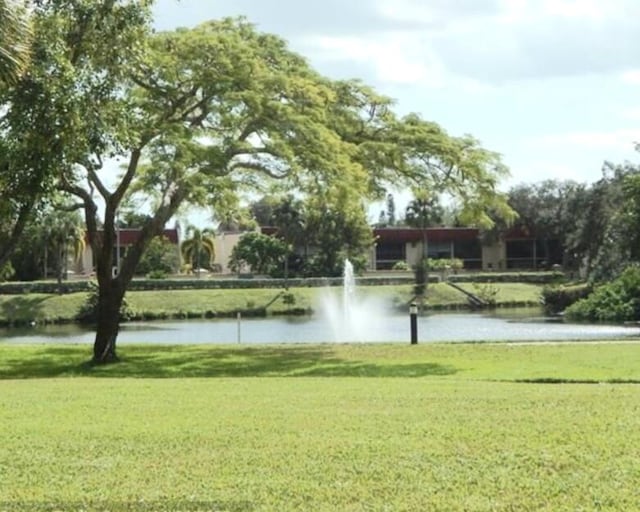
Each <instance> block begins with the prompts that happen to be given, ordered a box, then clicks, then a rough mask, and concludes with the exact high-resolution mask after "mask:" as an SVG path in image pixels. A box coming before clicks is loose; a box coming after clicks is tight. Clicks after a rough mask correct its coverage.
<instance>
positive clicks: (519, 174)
mask: <svg viewBox="0 0 640 512" xmlns="http://www.w3.org/2000/svg"><path fill="white" fill-rule="evenodd" d="M584 179H585V175H584V172H580V171H579V170H577V169H576V168H575V167H573V166H571V165H566V164H559V163H558V162H553V161H549V160H539V161H533V162H529V163H527V165H525V166H520V167H518V168H513V169H512V170H511V178H510V179H509V180H507V181H505V182H504V183H503V184H502V187H501V188H502V189H503V190H508V189H509V188H511V187H513V186H516V185H519V184H521V183H526V182H531V181H535V182H540V181H544V180H562V181H569V180H572V181H577V182H582V181H584Z"/></svg>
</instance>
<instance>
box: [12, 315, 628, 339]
mask: <svg viewBox="0 0 640 512" xmlns="http://www.w3.org/2000/svg"><path fill="white" fill-rule="evenodd" d="M365 324H366V325H364V326H363V327H366V328H365V329H358V335H357V337H356V338H354V339H345V338H344V337H342V336H341V334H340V332H338V331H336V329H335V328H332V327H331V325H330V324H329V322H328V321H327V320H326V319H324V318H321V317H293V318H292V317H286V318H278V317H275V318H273V317H271V318H252V319H242V320H241V321H240V322H238V321H237V320H236V319H216V320H188V321H172V322H132V323H128V324H123V325H122V327H121V331H120V335H119V336H118V343H120V344H126V343H155V344H202V343H217V344H226V343H238V342H239V341H240V342H241V343H246V344H268V343H325V342H326V343H335V342H369V343H371V342H404V343H408V342H409V339H410V327H409V316H408V315H391V316H384V315H372V317H371V318H369V319H367V320H366V321H365ZM93 336H94V334H93V332H92V331H90V330H84V329H82V328H81V327H78V326H75V325H65V326H44V327H38V326H35V327H32V328H24V329H23V328H20V329H17V328H16V329H0V343H76V344H78V343H80V344H85V343H86V344H88V343H92V342H93ZM627 337H640V327H639V326H635V325H634V326H619V325H587V324H571V323H565V322H562V321H561V320H558V319H550V318H545V317H544V316H542V314H541V313H540V311H538V310H527V311H521V310H517V311H515V310H514V311H509V310H505V311H501V312H499V313H490V314H489V313H441V314H435V313H434V314H429V315H425V316H420V317H418V341H419V342H421V343H428V342H443V341H454V342H462V341H512V342H517V341H531V340H544V341H554V340H555V341H571V340H596V339H598V340H600V339H601V340H606V339H620V338H627Z"/></svg>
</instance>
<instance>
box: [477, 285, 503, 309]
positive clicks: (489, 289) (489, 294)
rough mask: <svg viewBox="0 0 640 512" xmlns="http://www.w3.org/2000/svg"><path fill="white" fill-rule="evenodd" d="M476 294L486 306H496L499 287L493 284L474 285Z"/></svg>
mask: <svg viewBox="0 0 640 512" xmlns="http://www.w3.org/2000/svg"><path fill="white" fill-rule="evenodd" d="M473 290H474V294H475V295H476V296H477V297H478V298H479V299H480V300H481V301H482V302H484V303H485V304H486V305H488V306H495V305H496V302H497V300H496V298H497V296H498V287H497V286H496V285H494V284H493V283H473Z"/></svg>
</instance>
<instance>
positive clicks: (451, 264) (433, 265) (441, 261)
mask: <svg viewBox="0 0 640 512" xmlns="http://www.w3.org/2000/svg"><path fill="white" fill-rule="evenodd" d="M427 265H428V266H429V270H433V271H440V272H444V271H447V270H454V271H458V270H462V269H463V268H464V261H463V260H461V259H459V258H428V259H427Z"/></svg>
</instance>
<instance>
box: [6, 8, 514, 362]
mask: <svg viewBox="0 0 640 512" xmlns="http://www.w3.org/2000/svg"><path fill="white" fill-rule="evenodd" d="M149 4H150V2H148V1H141V2H127V1H114V0H100V1H97V2H96V1H89V0H69V1H65V2H37V3H36V4H35V7H34V10H33V15H34V23H35V26H36V29H37V30H36V33H37V35H38V38H37V40H36V43H35V45H36V50H35V51H34V58H33V59H32V67H31V68H30V69H31V70H32V71H31V73H30V75H29V77H28V79H29V80H28V82H26V83H23V84H20V88H19V89H18V88H16V89H15V90H14V91H12V95H10V96H8V97H6V98H2V104H3V105H6V106H10V107H11V108H8V110H7V111H6V112H8V113H7V115H6V116H5V118H4V120H3V121H4V122H5V124H6V126H7V129H6V130H3V131H2V134H3V135H5V134H6V135H7V136H6V137H5V138H3V139H2V140H1V141H0V143H1V144H2V145H3V147H0V155H2V157H1V158H2V159H3V162H2V165H5V166H6V165H8V164H9V163H11V165H9V168H8V169H7V172H5V171H3V173H2V174H1V176H2V178H0V179H2V180H6V183H4V182H3V183H0V185H2V187H0V190H2V191H3V193H5V189H6V190H7V191H8V192H7V194H9V193H12V194H13V192H16V193H15V194H13V195H12V196H10V197H16V198H18V199H21V198H24V200H23V201H19V202H18V203H16V205H15V206H12V207H11V212H10V213H9V214H7V215H4V216H3V218H6V219H9V222H8V225H9V228H7V229H6V230H5V229H4V226H2V230H3V231H6V233H8V235H7V236H8V237H9V238H10V239H11V240H12V239H13V237H14V234H15V233H16V232H18V231H20V229H16V228H19V227H20V225H21V222H24V215H26V216H28V215H29V214H30V213H31V211H32V210H33V206H34V204H35V203H36V202H37V201H38V200H39V199H40V198H41V197H42V195H43V194H44V193H45V192H46V191H47V190H48V189H47V187H49V186H51V185H52V184H54V183H55V185H57V186H58V187H59V188H60V189H61V190H63V191H64V192H65V193H68V194H71V195H73V196H75V198H77V199H78V200H79V201H80V202H81V203H82V205H83V207H84V213H85V220H86V224H87V226H86V227H87V232H88V240H89V243H90V244H91V247H92V250H93V254H94V256H95V258H96V277H97V280H98V284H99V286H100V290H101V293H100V295H99V297H100V301H99V304H98V308H99V309H100V314H99V315H98V319H99V321H98V324H97V329H96V340H95V343H94V358H95V359H96V362H108V361H112V360H116V359H117V356H116V351H115V344H116V338H117V332H118V328H117V317H118V306H119V303H120V301H121V300H122V299H123V297H124V295H125V292H126V290H127V287H128V285H129V283H130V282H131V279H132V278H133V275H134V273H135V271H136V267H137V265H138V263H139V261H140V259H141V257H142V255H143V254H144V252H145V251H146V250H147V247H148V245H149V243H150V241H151V240H152V239H153V237H154V236H157V235H159V234H160V233H161V232H162V229H163V227H164V225H165V224H166V223H167V222H168V221H169V219H171V218H172V217H173V216H174V215H175V214H176V213H177V212H178V211H179V209H180V208H181V207H182V206H183V205H185V204H192V205H197V206H206V207H208V208H211V209H212V210H213V211H214V214H215V218H216V219H218V220H221V222H222V223H227V220H228V219H230V218H233V219H234V222H235V221H237V220H238V219H239V218H240V217H241V216H238V215H236V214H237V213H238V212H240V213H241V209H240V208H239V205H240V204H241V203H242V201H241V199H242V198H243V197H244V196H246V194H247V193H250V192H262V191H264V190H268V189H270V188H271V186H272V184H274V183H275V187H276V188H278V189H279V190H280V191H287V192H292V191H295V192H296V193H298V194H299V195H300V197H301V198H303V200H304V201H305V203H306V204H307V205H308V207H309V210H310V215H311V217H310V218H309V224H310V226H311V225H312V226H314V228H313V229H314V230H315V231H314V230H312V228H311V227H309V226H308V227H307V229H308V230H309V231H308V233H315V234H316V235H317V236H316V240H314V243H315V245H316V246H317V247H318V248H319V249H320V252H318V253H316V254H315V256H314V260H313V261H312V262H311V265H310V267H311V268H313V269H315V270H316V271H321V272H323V273H326V274H329V275H330V274H331V273H335V272H337V271H338V268H339V267H340V264H339V263H338V262H339V261H340V262H341V260H342V258H343V257H344V256H349V257H350V258H352V259H353V260H354V261H356V260H357V259H358V258H362V256H363V254H364V251H365V245H366V244H365V242H366V243H367V244H369V245H370V241H367V239H366V236H365V230H364V225H365V224H366V220H364V221H363V219H364V217H365V216H364V208H363V202H364V201H365V200H367V199H371V198H378V197H379V196H380V195H381V193H382V191H383V190H385V189H386V188H387V187H388V185H389V184H393V185H394V186H397V187H403V186H416V187H424V188H427V189H429V190H432V189H433V190H438V191H449V192H450V193H451V194H452V195H453V196H454V197H455V198H456V199H458V200H459V201H460V202H461V204H462V210H461V216H462V217H465V218H466V219H467V220H473V222H475V223H477V224H478V225H488V224H491V223H492V222H493V219H492V218H491V217H490V216H489V215H488V214H487V212H488V211H492V212H497V214H498V216H509V215H510V214H511V211H510V209H509V208H508V205H507V203H506V200H505V196H504V195H503V194H501V193H500V192H499V191H498V189H497V185H498V181H499V179H501V178H502V177H504V176H506V175H507V170H506V168H505V166H504V165H503V164H502V162H501V160H500V158H499V156H498V155H497V154H495V153H492V152H490V151H487V150H485V149H484V148H482V147H481V146H480V145H479V144H478V142H477V141H476V140H475V139H473V138H471V137H469V136H463V137H451V136H450V135H448V134H447V133H446V132H445V131H444V130H443V129H441V128H440V127H439V126H438V125H437V124H435V123H432V122H427V121H425V120H423V119H421V118H420V117H419V116H418V115H415V114H411V115H408V116H405V117H402V118H400V117H398V116H396V115H395V114H394V113H393V112H392V110H391V103H392V102H391V100H390V99H389V98H386V97H383V96H381V95H379V94H377V93H376V92H375V91H373V90H372V89H370V88H368V87H366V86H365V85H363V84H361V83H360V82H358V81H332V80H329V79H327V78H325V77H322V76H320V75H319V74H318V73H317V72H316V71H314V70H313V69H311V68H310V67H309V65H308V64H307V62H306V61H305V59H304V58H302V57H301V56H299V55H297V54H295V53H293V52H292V51H290V50H289V49H288V48H287V45H286V43H285V42H284V41H283V40H281V39H280V38H278V37H276V36H273V35H270V34H263V33H260V32H258V31H257V30H256V29H255V28H254V27H253V26H252V25H251V24H250V23H248V22H247V21H246V20H243V19H224V20H219V21H212V22H207V23H204V24H202V25H200V26H198V27H194V28H190V29H178V30H176V31H172V32H156V33H154V32H153V31H152V29H151V25H150V10H149ZM51 127H56V129H55V130H51ZM51 133H55V136H52V135H51ZM5 146H6V147H5ZM5 150H6V151H5ZM5 155H8V156H5ZM114 157H119V158H120V159H121V161H123V162H124V165H123V172H122V174H121V176H119V178H118V180H117V181H116V182H115V183H114V184H113V186H112V187H111V188H110V187H109V186H107V184H106V183H107V182H106V177H107V176H105V172H106V169H105V166H104V163H105V162H106V161H107V160H108V159H110V158H114ZM34 162H35V164H37V165H35V164H34ZM26 171H28V172H26ZM23 175H25V176H27V177H28V179H21V180H18V181H16V183H18V185H16V187H17V188H16V187H14V189H15V190H10V187H8V186H9V185H10V184H11V183H13V182H12V181H11V179H10V177H20V176H23ZM107 175H108V173H107ZM5 185H6V186H5ZM12 187H13V185H12ZM143 199H146V200H147V202H148V204H149V205H150V210H151V211H150V213H149V215H148V217H147V218H146V220H145V221H144V224H143V225H142V226H140V227H141V232H140V236H139V237H138V238H137V240H136V241H135V242H134V244H133V245H131V246H130V247H129V250H128V251H127V254H126V255H125V256H124V258H123V259H122V261H121V266H120V272H119V273H118V275H117V276H116V277H114V276H112V273H111V269H112V267H113V261H112V259H113V256H112V247H113V245H114V242H115V238H116V229H115V227H116V214H117V212H119V209H120V207H121V206H122V205H126V204H136V201H137V200H143ZM102 204H104V209H102V208H99V207H98V206H99V205H102ZM23 214H24V215H23ZM313 215H315V217H313ZM341 217H342V218H341ZM324 222H327V226H328V227H327V228H325V229H323V230H321V231H327V230H329V229H332V230H333V235H332V236H331V237H330V239H327V238H323V234H322V233H320V232H319V231H318V227H319V226H322V225H323V224H322V223H324ZM11 246H12V242H11V243H8V244H3V245H2V247H3V250H5V249H4V248H7V247H8V248H11ZM6 250H7V251H8V250H9V249H6ZM0 258H2V256H1V255H0ZM0 262H1V259H0Z"/></svg>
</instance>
